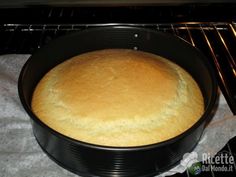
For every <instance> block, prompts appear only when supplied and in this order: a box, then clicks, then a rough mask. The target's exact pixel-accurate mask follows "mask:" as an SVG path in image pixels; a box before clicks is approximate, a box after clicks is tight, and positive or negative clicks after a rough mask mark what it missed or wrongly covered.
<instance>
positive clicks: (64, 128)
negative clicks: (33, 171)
mask: <svg viewBox="0 0 236 177" xmlns="http://www.w3.org/2000/svg"><path fill="white" fill-rule="evenodd" d="M31 107H32V110H33V112H34V114H35V115H36V116H37V117H38V118H39V119H40V120H41V121H42V122H43V123H44V124H46V125H47V126H49V127H50V128H52V129H54V130H55V131H57V132H59V133H61V134H63V135H65V136H68V137H70V138H73V139H75V140H79V141H82V142H86V143H91V144H96V145H103V146H113V147H114V146H115V147H133V146H142V145H149V144H154V143H158V142H163V141H165V140H168V139H171V138H173V137H176V136H177V135H180V134H181V133H183V132H184V131H186V130H187V129H189V128H190V127H191V126H193V125H194V124H195V123H196V122H197V121H198V120H199V119H200V117H201V116H202V114H203V112H204V102H203V96H202V93H201V90H200V88H199V86H198V84H197V83H196V81H195V80H194V79H193V78H192V77H191V75H190V74H189V73H188V72H186V71H185V70H184V69H183V68H181V67H180V66H178V65H177V64H175V63H174V62H171V61H170V60H168V59H165V58H163V57H161V56H158V55H155V54H151V53H147V52H143V51H135V50H130V49H103V50H97V51H92V52H87V53H83V54H80V55H77V56H74V57H72V58H70V59H68V60H66V61H64V62H62V63H61V64H59V65H57V66H55V67H54V68H52V69H51V70H50V71H49V72H48V73H46V75H45V76H44V77H43V78H42V79H41V80H40V82H39V83H38V84H37V86H36V88H35V90H34V93H33V96H32V103H31Z"/></svg>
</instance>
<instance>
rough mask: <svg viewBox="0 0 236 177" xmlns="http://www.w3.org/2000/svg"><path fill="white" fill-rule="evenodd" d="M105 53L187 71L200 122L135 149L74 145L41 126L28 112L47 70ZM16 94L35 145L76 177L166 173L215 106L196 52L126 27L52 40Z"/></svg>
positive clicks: (32, 61) (213, 87)
mask: <svg viewBox="0 0 236 177" xmlns="http://www.w3.org/2000/svg"><path fill="white" fill-rule="evenodd" d="M108 48H109V49H110V48H123V49H138V50H142V51H146V52H150V53H154V54H157V55H160V56H163V57H165V58H168V59H170V60H172V61H173V62H175V63H177V64H178V65H180V66H181V67H183V68H184V69H185V70H187V71H188V72H189V73H190V74H191V75H192V76H193V78H194V79H195V80H196V81H197V83H198V85H199V86H200V89H201V91H202V93H203V96H204V103H205V112H204V114H203V115H202V117H201V118H200V119H199V121H198V122H197V123H196V124H194V125H193V126H192V127H191V128H190V129H188V130H187V131H185V132H184V133H182V134H180V135H178V136H176V137H174V138H172V139H169V140H167V141H164V142H161V143H156V144H151V145H146V146H138V147H107V146H99V145H94V144H89V143H85V142H81V141H77V140H74V139H71V138H69V137H67V136H64V135H62V134H60V133H58V132H56V131H54V130H53V129H51V128H50V127H48V126H47V125H45V124H44V123H43V122H41V121H40V119H39V118H38V117H37V116H36V115H35V114H34V113H33V112H32V110H31V97H32V93H33V91H34V89H35V87H36V85H37V83H38V82H39V80H40V79H41V78H42V77H43V76H44V75H45V74H46V73H47V72H48V71H49V70H50V69H51V68H53V67H54V66H56V65H58V64H59V63H61V62H63V61H65V60H67V59H69V58H71V57H73V56H75V55H78V54H81V53H84V52H89V51H94V50H99V49H108ZM18 90H19V96H20V100H21V102H22V104H23V107H24V108H25V110H26V112H27V113H28V114H29V116H30V117H31V120H32V127H33V132H34V135H35V138H36V140H37V142H38V144H39V145H40V146H41V148H42V149H43V150H44V152H45V153H47V155H48V156H49V157H50V158H51V159H52V160H54V161H55V162H57V163H58V164H59V165H60V166H62V167H64V168H66V169H68V170H70V171H72V172H74V173H76V174H79V175H81V176H102V177H106V176H127V177H128V176H130V177H134V176H153V175H156V174H159V173H161V172H163V171H165V170H168V169H170V168H171V167H173V166H174V165H175V164H176V163H178V162H179V161H180V160H181V159H182V156H183V154H184V153H186V152H189V151H191V150H192V149H193V148H194V147H195V146H196V144H197V142H198V141H199V139H200V137H201V134H202V132H203V130H204V128H205V125H206V123H207V122H208V121H209V119H210V118H211V117H212V113H213V112H214V107H215V105H216V103H217V83H216V79H215V77H214V73H213V69H212V67H211V65H210V64H209V63H208V61H207V58H205V56H204V55H203V54H202V53H201V52H200V51H199V50H198V49H196V48H194V47H192V46H191V45H190V44H189V43H187V42H186V41H184V40H182V39H180V38H178V37H176V36H173V35H170V34H166V33H161V32H157V31H152V30H148V29H145V28H137V27H127V26H113V27H101V28H93V29H88V30H84V31H81V32H78V33H73V34H69V35H66V36H63V37H60V38H58V39H55V40H53V41H52V42H50V43H49V44H47V45H46V46H44V47H43V48H41V49H39V50H38V51H37V52H36V53H34V54H33V55H32V56H31V57H30V58H29V59H28V61H27V62H26V64H25V65H24V67H23V69H22V71H21V74H20V77H19V81H18ZM157 116H158V115H157ZM183 121H184V119H183ZM108 133H109V132H108Z"/></svg>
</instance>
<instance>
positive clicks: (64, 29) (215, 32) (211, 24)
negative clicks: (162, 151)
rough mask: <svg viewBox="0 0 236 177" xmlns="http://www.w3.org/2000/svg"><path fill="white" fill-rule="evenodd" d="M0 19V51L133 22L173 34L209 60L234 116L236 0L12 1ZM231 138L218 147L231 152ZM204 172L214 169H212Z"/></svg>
mask: <svg viewBox="0 0 236 177" xmlns="http://www.w3.org/2000/svg"><path fill="white" fill-rule="evenodd" d="M0 19H1V20H0V39H1V42H0V54H32V53H34V51H35V50H37V49H38V48H40V47H42V46H43V45H45V44H47V43H48V42H49V41H51V40H52V39H54V38H57V37H59V36H62V35H65V34H69V33H73V32H77V31H81V30H84V29H88V28H94V27H101V26H116V25H123V26H124V25H127V26H137V27H143V28H149V29H153V30H157V31H162V32H167V33H171V34H173V35H177V36H179V37H180V38H182V39H184V40H186V41H188V42H189V43H190V44H192V45H193V46H195V47H197V48H198V49H200V50H201V51H202V52H203V53H204V54H205V55H206V56H207V58H209V62H210V63H211V64H212V65H213V66H214V69H215V74H216V77H217V80H218V84H219V86H220V89H221V91H222V93H223V94H224V96H225V98H226V100H227V103H228V105H229V107H230V108H231V111H232V112H233V114H236V87H235V85H236V50H235V46H236V3H234V2H233V1H221V0H219V1H217V2H216V1H210V0H208V1H194V0H193V1H188V0H187V1H184V0H177V1H173V0H169V1H165V2H164V1H155V0H149V1H146V2H145V3H144V1H139V0H137V1H133V2H131V1H115V0H114V1H109V2H108V1H106V0H104V1H101V2H100V3H98V2H97V1H96V0H94V1H92V0H91V1H87V3H84V2H83V1H76V2H75V1H73V0H71V1H66V2H65V1H47V2H46V1H32V2H31V3H29V2H27V1H21V2H20V1H16V0H15V1H11V2H8V3H7V2H1V3H0ZM234 139H235V138H234ZM234 139H232V140H230V141H229V142H228V143H227V144H226V146H225V147H224V148H223V149H222V151H224V150H227V151H229V152H232V149H233V148H232V147H234V146H235V142H236V141H235V140H234ZM234 153H236V151H234ZM235 171H236V169H235ZM178 175H179V176H191V175H190V174H189V173H188V172H186V173H183V174H177V175H175V176H178ZM208 175H209V176H217V173H216V172H213V171H211V173H210V174H208Z"/></svg>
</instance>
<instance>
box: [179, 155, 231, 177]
mask: <svg viewBox="0 0 236 177" xmlns="http://www.w3.org/2000/svg"><path fill="white" fill-rule="evenodd" d="M200 160H201V162H200ZM181 165H182V166H185V167H187V170H188V172H189V173H190V174H192V175H199V174H200V173H201V172H210V171H215V172H232V171H233V168H234V156H233V155H231V154H230V153H229V152H228V151H222V152H220V153H218V154H216V155H215V156H214V157H212V156H211V154H210V153H203V154H202V155H201V158H199V156H198V154H197V153H196V152H191V153H186V154H184V156H183V159H182V160H181Z"/></svg>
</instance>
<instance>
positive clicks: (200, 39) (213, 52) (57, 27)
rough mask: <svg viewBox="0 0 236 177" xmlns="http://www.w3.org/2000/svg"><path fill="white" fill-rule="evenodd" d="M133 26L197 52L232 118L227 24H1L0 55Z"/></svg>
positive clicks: (234, 93)
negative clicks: (165, 35) (70, 36)
mask: <svg viewBox="0 0 236 177" xmlns="http://www.w3.org/2000/svg"><path fill="white" fill-rule="evenodd" d="M117 25H125V26H136V27H144V28H150V29H153V30H157V31H162V32H167V33H171V34H174V35H177V36H179V37H180V38H182V39H184V40H186V41H188V42H189V43H190V44H192V45H193V46H194V47H197V48H199V49H200V50H201V51H202V52H203V53H204V54H205V55H206V56H207V57H208V58H209V59H210V62H211V64H212V65H213V66H215V67H214V68H215V71H216V75H217V77H218V81H219V86H220V88H221V90H222V92H223V94H224V96H225V98H226V100H227V102H228V104H229V106H230V108H231V110H232V112H233V113H234V114H236V87H235V85H236V50H235V46H236V24H235V23H228V22H205V23H203V22H183V23H159V24H156V23H142V24H134V23H133V24H130V23H103V24H102V23H97V24H1V25H0V39H1V43H0V54H7V53H16V54H31V53H33V52H34V51H35V50H36V49H38V48H40V47H42V46H43V45H45V44H46V43H48V42H49V41H50V40H52V39H54V38H57V37H59V36H62V35H66V34H69V33H73V32H78V31H81V30H84V29H88V28H94V27H102V26H117Z"/></svg>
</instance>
